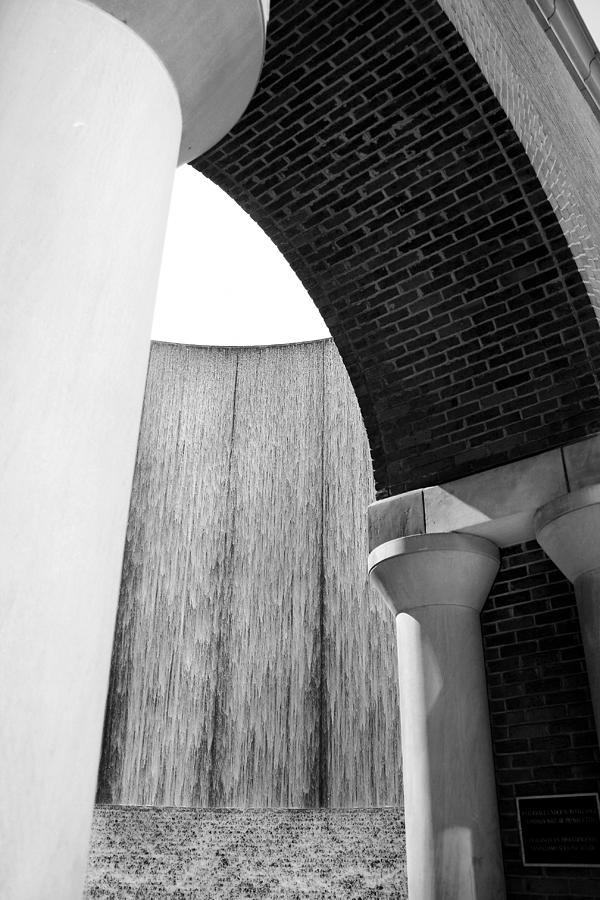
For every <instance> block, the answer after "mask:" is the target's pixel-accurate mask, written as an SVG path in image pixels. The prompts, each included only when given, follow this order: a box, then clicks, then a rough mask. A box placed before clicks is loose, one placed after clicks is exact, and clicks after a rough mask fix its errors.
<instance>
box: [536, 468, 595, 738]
mask: <svg viewBox="0 0 600 900" xmlns="http://www.w3.org/2000/svg"><path fill="white" fill-rule="evenodd" d="M534 526H535V532H536V537H537V539H538V542H539V544H540V546H541V547H542V549H543V550H544V552H545V553H546V554H547V555H548V556H549V557H550V559H551V560H552V562H553V563H554V564H555V565H556V566H558V568H559V569H560V571H561V572H562V573H563V574H564V575H565V576H566V577H567V578H568V579H569V581H571V582H572V583H573V585H574V587H575V596H576V598H577V606H578V610H579V622H580V625H581V634H582V640H583V647H584V651H585V659H586V665H587V670H588V676H589V679H590V693H591V695H592V704H593V707H594V716H595V719H596V731H597V732H598V737H599V738H600V539H599V535H600V484H591V485H588V486H587V487H583V488H579V489H577V490H575V491H572V492H571V493H569V494H563V495H562V496H561V497H557V498H556V499H554V500H551V501H550V502H549V503H546V504H545V506H542V507H541V508H540V509H538V511H537V512H536V514H535V517H534Z"/></svg>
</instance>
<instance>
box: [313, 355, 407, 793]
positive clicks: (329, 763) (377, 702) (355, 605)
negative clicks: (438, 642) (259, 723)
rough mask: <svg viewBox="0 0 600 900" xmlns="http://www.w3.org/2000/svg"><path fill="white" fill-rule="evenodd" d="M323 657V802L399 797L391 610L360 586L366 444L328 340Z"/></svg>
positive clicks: (368, 492)
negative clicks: (324, 786)
mask: <svg viewBox="0 0 600 900" xmlns="http://www.w3.org/2000/svg"><path fill="white" fill-rule="evenodd" d="M324 354H325V369H324V371H325V375H324V411H323V461H324V463H323V466H324V478H323V574H324V587H323V590H324V596H323V611H324V626H323V650H322V652H323V656H324V661H325V664H324V671H325V690H324V692H323V707H324V710H323V712H324V718H325V721H326V729H325V730H326V733H327V735H328V740H327V742H326V747H325V753H326V762H325V768H326V771H327V792H326V796H325V797H324V798H323V804H324V805H325V806H389V805H394V804H396V803H401V801H402V771H401V766H400V759H401V755H400V718H399V710H398V688H397V685H398V664H397V657H396V639H395V635H396V631H395V625H394V616H393V615H392V613H391V612H390V611H389V610H388V609H387V607H386V606H385V604H383V603H382V602H381V598H380V597H378V596H377V595H376V594H375V592H374V591H372V590H370V589H369V584H368V580H367V564H366V563H367V556H368V539H367V505H368V504H369V503H370V502H372V501H373V500H374V499H375V486H374V482H373V469H372V465H371V455H370V451H369V444H368V441H367V436H366V433H365V429H364V425H363V421H362V417H361V415H360V410H359V408H358V403H357V400H356V396H355V394H354V391H353V389H352V385H351V384H350V379H349V378H348V376H347V374H346V371H345V369H344V366H343V363H342V361H341V359H340V356H339V354H338V352H337V350H336V348H335V345H334V344H333V342H327V343H326V344H325V345H324Z"/></svg>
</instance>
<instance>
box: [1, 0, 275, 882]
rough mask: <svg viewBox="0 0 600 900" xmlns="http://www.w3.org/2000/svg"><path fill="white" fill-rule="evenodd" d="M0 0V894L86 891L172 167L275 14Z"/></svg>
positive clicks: (245, 66)
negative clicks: (266, 17)
mask: <svg viewBox="0 0 600 900" xmlns="http://www.w3.org/2000/svg"><path fill="white" fill-rule="evenodd" d="M98 6H102V7H105V8H104V9H100V8H98ZM1 8H2V12H1V15H0V198H1V201H0V463H1V464H0V510H1V512H0V547H1V548H2V556H1V559H2V562H1V566H0V685H1V689H0V797H1V799H0V894H1V895H2V897H5V898H7V900H9V898H10V900H76V898H78V897H80V896H81V890H82V884H83V876H84V871H85V866H86V859H87V850H88V838H89V828H90V822H91V815H92V809H93V801H94V792H95V785H96V777H97V767H98V758H99V751H100V738H101V731H102V719H103V712H104V704H105V697H106V690H107V681H108V670H109V663H110V653H111V643H112V634H113V628H114V618H115V611H116V603H117V598H118V591H119V581H120V570H121V560H122V552H123V542H124V535H125V528H126V523H127V511H128V504H129V493H130V486H131V478H132V473H133V465H134V461H135V452H136V443H137V433H138V428H139V420H140V413H141V404H142V399H143V391H144V381H145V375H146V367H147V359H148V352H149V341H150V326H151V320H152V310H153V303H154V295H155V290H156V282H157V277H158V271H159V264H160V256H161V251H162V242H163V234H164V229H165V223H166V215H167V210H168V206H169V199H170V192H171V184H172V179H173V174H174V170H175V166H176V163H177V160H178V157H179V158H180V159H186V158H187V159H189V158H190V157H193V156H195V155H198V153H200V152H201V151H202V150H203V149H205V148H206V147H207V146H209V144H210V142H211V141H214V140H216V139H218V137H219V136H220V135H221V134H222V133H224V130H227V128H228V127H230V126H231V125H232V124H233V122H234V121H235V115H239V113H240V112H241V111H242V109H243V106H244V98H246V100H247V99H249V96H250V94H251V92H252V89H253V87H254V84H255V83H256V78H257V77H258V71H259V70H260V63H261V59H262V50H263V40H264V23H263V17H262V13H261V11H260V7H259V5H258V2H257V0H247V2H245V0H236V2H235V3H231V2H230V0H214V2H211V0H203V3H201V4H199V3H197V2H192V0H189V2H188V0H172V2H170V3H161V2H159V0H147V2H145V3H132V2H131V0H105V2H103V3H99V4H96V5H94V4H93V3H89V2H80V0H2V4H1ZM203 16H204V19H206V17H208V20H209V21H203ZM211 16H212V19H211V18H210V17H211ZM198 19H200V20H201V21H200V22H198V21H197V20H198ZM126 22H127V24H125V23H126ZM215 23H216V24H215ZM240 23H241V24H240ZM253 23H254V24H253ZM238 32H239V34H238ZM221 50H223V52H221ZM252 73H254V74H252ZM240 80H241V81H242V82H243V84H242V87H241V88H240V87H239V82H240ZM192 82H193V83H192ZM213 95H214V96H216V97H217V101H213V100H211V97H212V96H213ZM182 110H183V134H184V145H181V135H182ZM204 126H205V127H204ZM180 145H181V146H180Z"/></svg>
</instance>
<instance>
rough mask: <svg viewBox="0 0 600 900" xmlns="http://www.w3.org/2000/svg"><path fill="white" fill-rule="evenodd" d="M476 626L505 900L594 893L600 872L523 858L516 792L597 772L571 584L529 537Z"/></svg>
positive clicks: (580, 783)
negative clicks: (478, 627)
mask: <svg viewBox="0 0 600 900" xmlns="http://www.w3.org/2000/svg"><path fill="white" fill-rule="evenodd" d="M482 625H483V635H484V646H485V656H486V667H487V676H488V695H489V701H490V710H491V720H492V737H493V743H494V755H495V764H496V783H497V786H498V794H499V801H500V816H501V824H502V839H503V850H504V865H505V869H506V874H507V887H508V897H509V900H525V898H527V900H549V898H552V900H559V898H560V900H567V898H575V897H577V898H580V900H581V898H586V900H597V898H598V897H600V869H579V870H578V869H573V868H564V869H563V868H562V867H561V868H551V869H544V868H543V867H539V868H538V867H535V868H525V867H524V866H523V865H522V862H521V848H520V843H519V832H518V824H517V807H516V801H515V798H516V797H519V796H522V797H523V796H529V795H539V794H569V793H586V792H591V793H594V792H596V791H598V780H599V779H600V751H599V749H598V740H597V737H596V730H595V727H594V721H593V712H592V704H591V699H590V692H589V682H588V676H587V671H586V666H585V659H584V651H583V645H582V642H581V634H580V630H579V620H578V616H577V606H576V602H575V595H574V592H573V587H572V585H571V584H570V583H569V582H568V581H567V580H566V578H565V577H564V576H563V575H562V574H561V572H559V570H558V569H557V568H556V566H555V565H554V564H553V563H552V562H550V560H549V559H548V558H547V556H546V555H545V554H544V552H543V551H542V550H541V548H540V547H539V546H538V544H537V543H536V542H535V541H531V542H530V543H527V544H523V545H518V546H515V547H510V548H509V549H508V550H506V551H503V558H502V565H501V568H500V572H499V574H498V577H497V579H496V582H495V584H494V587H493V588H492V592H491V594H490V597H489V599H488V601H487V603H486V606H485V608H484V610H483V614H482Z"/></svg>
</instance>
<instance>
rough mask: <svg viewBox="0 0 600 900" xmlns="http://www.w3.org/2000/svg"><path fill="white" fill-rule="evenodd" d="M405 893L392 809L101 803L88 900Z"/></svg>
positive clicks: (397, 896) (352, 897)
mask: <svg viewBox="0 0 600 900" xmlns="http://www.w3.org/2000/svg"><path fill="white" fill-rule="evenodd" d="M259 897H260V898H278V900H296V898H305V897H310V898H315V900H316V898H319V900H321V898H323V900H325V898H327V900H332V898H335V900H338V898H339V900H342V898H343V900H369V898H375V897H376V898H379V900H406V898H407V897H408V893H407V889H406V862H405V853H404V820H403V814H402V811H401V810H398V809H391V808H385V809H366V810H364V809H361V810H351V809H348V810H274V809H269V810H226V809H225V810H221V809H161V808H148V807H145V808H140V807H116V806H99V807H97V808H96V812H95V815H94V825H93V830H92V845H91V851H90V860H89V866H88V878H87V884H86V892H85V898H86V900H92V898H94V900H96V898H107V900H108V898H115V900H129V898H135V900H167V898H168V900H171V898H172V900H205V898H206V900H220V898H223V900H224V898H226V900H240V898H259Z"/></svg>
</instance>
